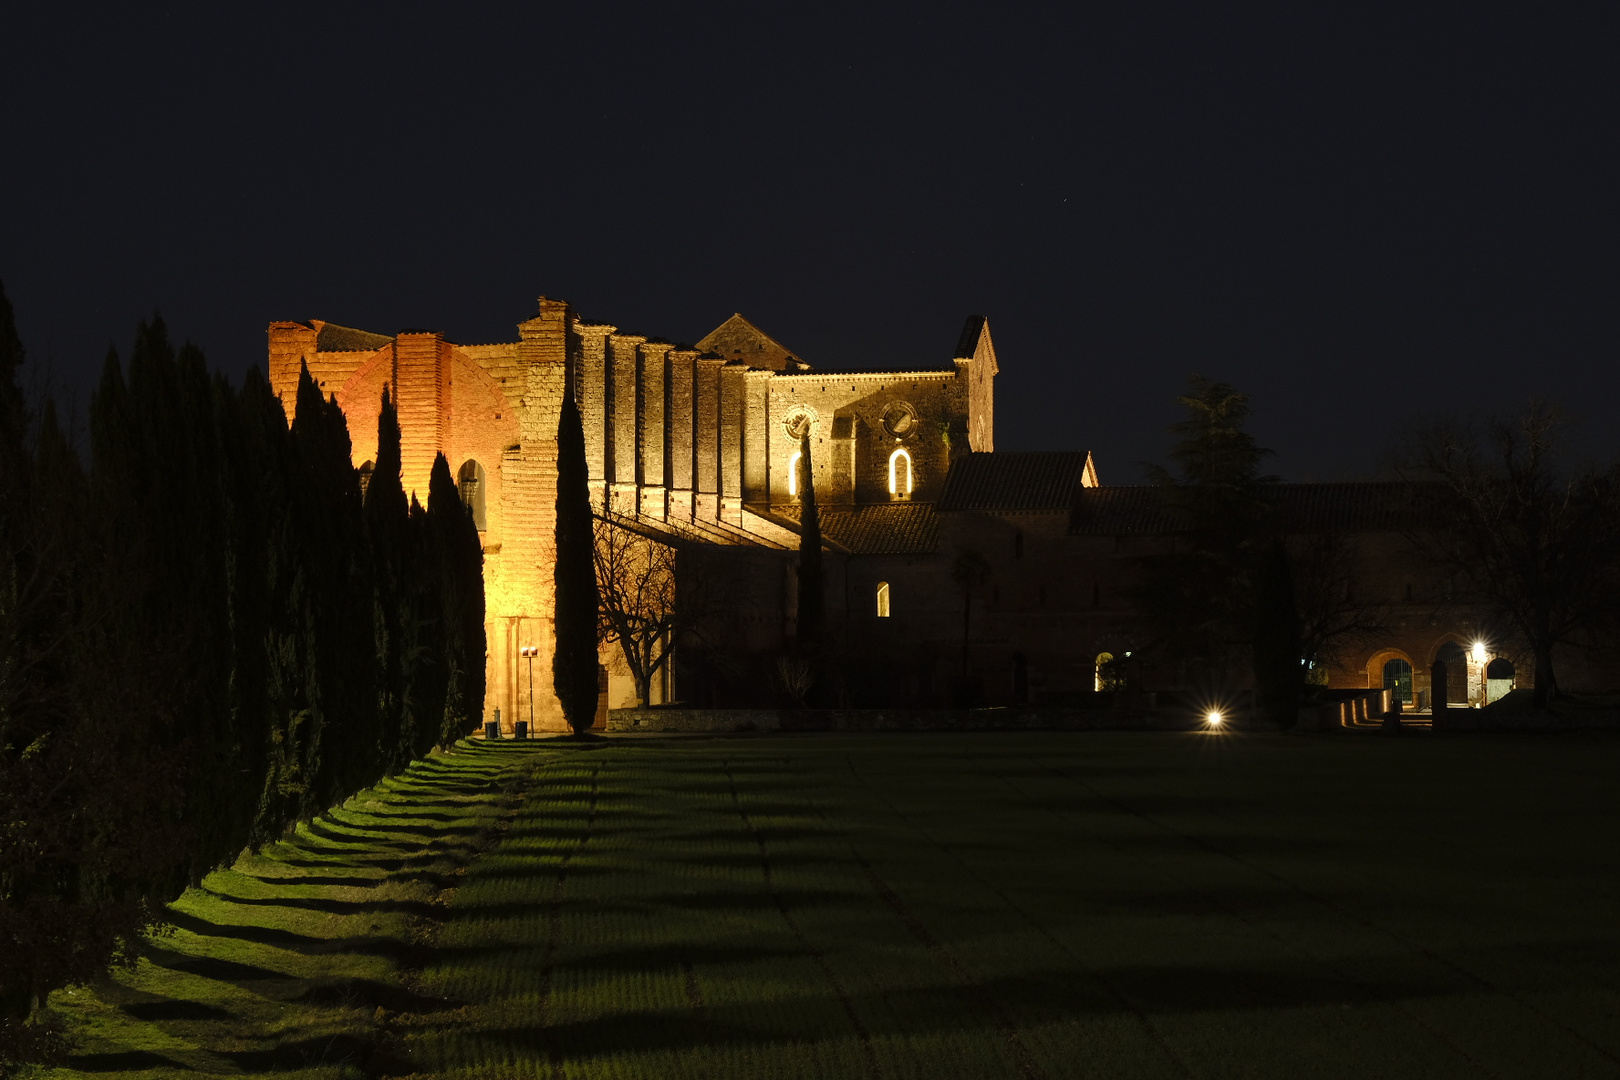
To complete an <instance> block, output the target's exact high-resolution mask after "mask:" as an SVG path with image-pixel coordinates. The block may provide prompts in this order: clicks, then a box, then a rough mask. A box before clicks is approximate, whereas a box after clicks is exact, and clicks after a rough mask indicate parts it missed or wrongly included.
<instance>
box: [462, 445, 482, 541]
mask: <svg viewBox="0 0 1620 1080" xmlns="http://www.w3.org/2000/svg"><path fill="white" fill-rule="evenodd" d="M485 479H486V478H485V476H484V467H483V466H482V465H480V464H478V462H476V461H474V460H473V459H471V458H468V459H467V461H466V462H465V463H464V464H463V465H462V466H461V472H460V473H459V474H458V475H457V478H456V487H457V488H459V489H460V491H461V502H462V505H463V506H465V507H467V509H469V510H471V511H472V516H473V524H474V525H476V526H477V527H478V531H479V532H483V531H485V530H486V529H488V528H489V523H488V522H487V521H486V520H485V518H484V488H485V487H486V486H487V485H486V484H485Z"/></svg>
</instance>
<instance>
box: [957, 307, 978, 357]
mask: <svg viewBox="0 0 1620 1080" xmlns="http://www.w3.org/2000/svg"><path fill="white" fill-rule="evenodd" d="M984 323H985V318H984V316H983V315H969V316H968V320H967V325H966V326H964V327H962V336H961V337H959V338H957V339H956V352H954V353H952V354H951V355H952V356H953V357H955V358H956V359H958V360H971V359H973V354H974V353H976V352H978V351H979V334H980V333H982V332H983V331H984Z"/></svg>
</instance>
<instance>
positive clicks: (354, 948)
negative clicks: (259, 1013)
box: [166, 910, 430, 967]
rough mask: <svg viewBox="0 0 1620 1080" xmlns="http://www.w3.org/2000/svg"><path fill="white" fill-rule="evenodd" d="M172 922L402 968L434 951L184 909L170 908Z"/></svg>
mask: <svg viewBox="0 0 1620 1080" xmlns="http://www.w3.org/2000/svg"><path fill="white" fill-rule="evenodd" d="M166 918H167V919H168V921H169V922H170V923H172V924H174V925H175V926H178V927H180V928H181V929H183V930H189V931H191V932H192V933H194V934H199V935H202V936H205V937H216V938H234V939H236V940H238V941H251V942H253V943H254V944H256V945H269V946H272V947H274V948H278V949H286V950H288V951H290V952H296V953H303V954H304V955H307V956H321V955H326V954H328V953H357V954H359V955H362V956H381V957H384V958H387V959H391V960H393V961H395V962H396V963H398V964H400V965H401V966H402V967H418V966H420V964H421V962H422V960H423V959H424V957H425V956H426V955H428V953H429V952H430V950H428V949H426V948H425V947H423V946H420V945H414V944H411V943H410V942H405V941H400V940H399V939H398V938H391V937H371V936H365V937H338V938H318V937H312V936H310V935H308V934H298V933H294V932H293V931H291V930H281V929H278V928H276V927H273V926H242V925H239V924H236V923H216V922H210V921H209V920H207V919H204V918H200V917H198V916H196V915H191V914H188V913H186V912H184V911H174V910H170V911H169V912H168V914H167V916H166Z"/></svg>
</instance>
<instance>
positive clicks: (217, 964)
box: [142, 946, 293, 983]
mask: <svg viewBox="0 0 1620 1080" xmlns="http://www.w3.org/2000/svg"><path fill="white" fill-rule="evenodd" d="M142 955H143V956H144V957H145V958H146V959H147V960H149V961H151V962H152V963H153V964H154V965H156V966H157V967H160V968H166V969H167V970H169V971H177V972H179V973H181V974H182V975H196V976H199V977H201V978H204V979H215V980H217V981H219V982H230V983H249V982H262V981H265V980H271V979H275V980H287V979H291V978H293V976H291V975H286V974H283V973H282V972H279V971H271V970H270V969H269V968H262V967H255V966H254V965H252V964H241V963H238V962H237V961H235V960H222V959H220V958H219V957H217V956H191V955H188V954H186V953H182V952H175V951H173V950H171V949H163V948H158V947H155V946H149V947H148V948H147V949H146V950H145V951H144V952H143V953H142Z"/></svg>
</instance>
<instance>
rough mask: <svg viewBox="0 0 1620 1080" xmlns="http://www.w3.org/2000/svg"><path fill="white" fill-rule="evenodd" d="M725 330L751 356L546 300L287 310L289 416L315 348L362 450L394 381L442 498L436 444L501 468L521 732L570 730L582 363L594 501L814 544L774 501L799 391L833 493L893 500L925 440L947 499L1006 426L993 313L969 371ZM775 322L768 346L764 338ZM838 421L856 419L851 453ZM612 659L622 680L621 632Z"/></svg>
mask: <svg viewBox="0 0 1620 1080" xmlns="http://www.w3.org/2000/svg"><path fill="white" fill-rule="evenodd" d="M723 329H725V330H726V331H727V333H726V334H725V335H722V336H724V337H725V338H726V340H725V342H724V344H725V345H726V346H727V347H728V348H733V349H738V350H746V351H739V352H738V353H737V356H738V358H736V359H729V360H728V359H727V358H726V357H722V356H719V355H717V354H715V353H709V352H703V351H700V349H695V348H687V347H681V346H676V345H673V344H671V343H669V342H667V341H662V340H660V339H656V338H647V337H643V336H640V335H635V334H621V333H619V329H618V327H616V326H613V325H609V324H604V323H584V322H581V321H580V320H578V319H577V318H576V317H574V315H573V314H572V312H571V311H570V310H569V308H568V305H567V304H566V303H564V302H562V301H559V300H549V299H545V298H542V299H541V300H540V302H539V314H538V316H537V317H536V318H533V319H530V320H528V321H527V322H524V323H521V324H520V325H519V326H518V340H517V341H513V342H501V343H495V344H485V345H457V344H453V343H450V342H447V341H445V340H444V337H443V335H442V334H440V333H436V332H431V331H407V332H403V333H400V334H398V335H396V336H394V337H387V336H385V335H380V334H372V333H367V332H364V331H359V330H353V329H351V328H347V327H341V326H338V325H337V324H332V323H325V322H320V321H311V322H310V323H296V322H276V323H271V324H270V327H269V357H268V360H269V368H270V381H271V386H272V388H273V389H274V390H275V392H276V393H277V394H279V395H280V396H281V398H282V401H283V404H284V406H285V407H286V409H287V412H288V414H289V417H290V416H291V414H292V411H293V406H294V398H295V394H296V390H297V385H298V373H299V367H300V365H301V364H307V365H308V366H309V370H310V374H311V377H312V378H314V379H316V380H317V382H318V383H319V384H320V386H321V390H322V392H323V393H325V394H327V395H333V396H335V397H336V399H337V401H338V404H339V405H340V406H341V407H342V408H343V411H344V414H345V415H346V416H347V417H348V422H349V433H350V438H351V440H352V444H353V451H354V464H355V466H356V467H359V466H361V465H363V464H365V463H367V462H372V461H375V460H376V454H377V415H378V411H379V409H380V406H381V399H382V392H383V388H384V387H385V386H386V387H390V388H391V392H392V393H393V395H394V400H395V403H396V406H397V408H398V410H399V418H400V430H401V436H402V445H401V450H402V459H403V468H402V479H403V481H404V485H405V490H406V494H407V496H409V495H412V494H414V495H415V496H416V498H417V499H418V500H419V501H423V502H425V501H426V498H427V489H428V475H429V472H430V470H431V468H432V463H433V459H434V456H435V455H436V454H440V453H442V454H444V455H445V457H446V458H447V459H448V461H449V463H450V468H451V471H452V475H455V476H457V477H458V478H459V477H460V475H461V470H462V469H463V467H464V466H466V465H467V463H468V462H470V461H472V462H477V463H478V465H480V466H481V467H482V471H483V476H484V484H485V487H484V505H485V521H484V524H485V528H484V529H483V530H482V532H481V533H480V538H481V540H482V542H483V545H484V584H485V604H486V611H487V615H488V619H487V623H486V628H485V629H486V636H487V645H488V675H489V689H488V697H487V698H486V701H485V708H484V716H485V718H486V719H489V718H492V717H493V714H494V710H495V709H496V708H499V709H500V710H501V716H502V721H503V724H504V725H505V726H506V727H507V729H508V730H510V726H511V723H512V722H513V721H514V720H518V719H527V718H528V717H529V715H530V710H531V707H532V709H533V714H534V718H535V722H536V727H537V728H538V729H540V730H562V728H563V720H562V713H561V709H560V707H559V706H558V704H557V701H556V698H555V696H554V695H553V694H552V692H551V655H552V652H553V633H554V631H553V624H552V589H553V581H552V564H553V559H554V554H555V525H556V522H555V504H556V454H557V444H556V430H557V419H558V412H559V409H560V407H561V403H562V397H563V390H564V382H565V379H567V378H568V377H569V376H570V374H571V375H572V378H573V379H574V386H575V392H576V395H577V398H578V401H579V404H580V411H581V414H582V417H583V420H584V426H585V449H586V457H587V461H588V467H589V475H590V486H591V498H592V503H593V505H595V506H597V507H599V508H600V507H604V506H606V507H609V508H611V509H612V510H613V511H615V512H618V513H624V514H633V515H636V516H637V517H638V518H639V519H640V520H641V521H642V522H643V524H644V525H646V526H647V527H649V528H652V529H654V530H657V529H668V530H671V531H679V532H685V533H689V534H694V535H697V536H700V537H702V538H704V539H707V540H710V541H713V542H717V543H723V544H736V545H744V546H751V547H760V548H766V549H776V550H779V551H783V552H787V551H792V550H795V549H796V548H797V545H798V536H797V534H796V533H794V532H793V531H792V530H790V529H788V528H784V527H783V526H782V525H781V524H779V523H778V521H777V520H773V518H772V517H771V516H770V514H769V511H768V509H767V508H768V507H769V505H770V504H772V503H778V504H780V503H787V502H792V501H794V500H793V498H792V496H790V495H789V494H788V492H787V475H788V472H787V466H788V462H789V460H790V458H791V455H792V454H793V453H794V452H795V451H796V450H797V449H798V447H797V445H796V443H795V442H794V441H793V439H792V438H790V436H789V435H788V433H787V430H786V429H785V427H784V421H785V420H787V419H788V416H789V414H790V413H791V412H792V411H793V410H795V409H803V408H806V407H808V408H810V409H813V410H814V412H815V414H816V416H817V417H818V423H817V425H816V433H815V435H814V436H813V440H814V449H813V451H812V460H813V462H814V465H815V469H816V483H817V487H818V492H822V493H823V498H824V499H826V500H827V501H829V502H840V503H850V502H852V501H853V502H868V501H871V502H887V501H889V500H890V498H891V496H890V493H889V490H888V464H889V455H890V454H891V453H892V452H893V449H894V448H895V447H899V446H904V447H905V448H906V450H907V452H908V453H909V454H910V455H911V458H912V467H913V470H914V472H913V476H914V480H913V485H912V486H913V490H912V493H911V495H912V498H914V499H919V500H926V499H932V498H934V497H935V496H936V495H937V494H938V492H939V490H940V489H941V488H942V486H943V482H944V477H945V472H946V470H947V469H948V468H949V466H950V460H951V455H952V454H953V453H955V452H959V451H961V450H964V449H965V448H966V442H967V440H969V439H971V440H972V445H974V446H978V445H980V443H981V442H984V441H987V440H988V438H989V435H988V423H989V420H988V412H987V411H984V412H983V415H982V416H980V417H978V418H977V419H975V418H974V416H973V415H970V406H971V402H973V401H978V402H980V404H981V406H983V410H987V409H988V401H989V397H988V379H989V378H990V376H992V375H993V374H994V369H995V358H994V353H993V350H991V347H990V343H989V334H988V331H984V332H983V333H982V334H981V335H980V338H979V342H980V343H979V345H978V351H977V353H976V354H975V356H974V357H973V358H970V359H964V358H958V359H957V360H956V361H955V363H954V369H953V368H945V369H942V370H935V371H927V372H912V373H880V374H870V373H867V374H853V375H850V374H838V375H832V374H828V375H822V374H818V373H815V372H813V371H808V370H806V366H805V365H803V364H802V363H801V362H799V361H797V360H796V359H794V358H792V357H791V355H790V354H788V353H787V352H786V350H784V349H782V348H781V346H779V345H777V344H776V343H774V342H770V341H769V339H768V338H764V336H763V335H761V334H759V332H758V331H757V330H755V329H754V328H753V327H752V326H751V325H750V324H747V323H746V321H745V320H740V318H739V319H734V320H732V321H729V322H728V323H727V324H725V327H724V328H723ZM756 339H757V340H758V341H762V342H765V344H762V345H759V346H757V347H756V346H754V345H753V344H751V342H753V341H755V340H756ZM356 346H360V347H356ZM744 356H746V357H747V358H746V359H744V358H743V357H744ZM761 364H763V365H766V366H758V365H761ZM975 377H977V378H978V379H979V381H980V382H981V383H984V385H983V386H979V384H978V383H973V382H972V380H973V379H974V378H975ZM974 395H977V397H975V396H974ZM897 417H903V418H904V419H905V421H906V422H905V423H904V424H899V423H897V420H896V418H897ZM835 429H836V430H837V431H841V432H843V435H842V440H843V441H842V443H839V444H838V445H839V446H841V452H842V455H843V456H842V457H841V458H840V457H838V456H837V455H836V454H835V453H834V444H835V443H837V441H838V440H837V438H835ZM947 436H949V437H947ZM952 440H954V441H952ZM761 566H762V567H763V566H764V564H761ZM751 572H752V571H751ZM759 572H760V573H761V574H763V575H764V576H763V577H761V581H762V582H764V584H762V585H761V586H760V588H759V590H758V591H760V592H761V594H762V598H761V603H760V604H758V605H755V606H754V607H752V608H750V612H751V613H750V614H749V615H748V617H747V619H746V620H745V621H746V622H747V623H748V626H747V630H748V634H747V637H748V639H749V640H750V641H751V642H752V643H753V644H755V645H756V646H759V647H763V648H768V647H770V645H771V643H772V642H773V641H775V640H776V639H777V638H779V637H780V636H781V634H782V633H783V632H784V631H783V627H784V620H783V617H782V614H781V612H780V611H778V610H777V609H778V608H779V607H780V605H781V596H782V594H783V592H784V589H783V588H782V585H781V583H780V582H779V581H777V580H775V579H774V578H772V577H771V575H773V574H779V573H780V571H777V570H770V569H768V568H766V569H762V570H760V571H759ZM767 579H770V580H768V581H767ZM529 646H533V647H535V648H537V649H538V650H539V653H538V656H537V657H536V658H535V660H534V661H533V668H534V680H533V683H534V692H533V697H532V702H531V696H530V691H529V661H528V660H527V659H526V658H524V657H523V656H522V650H523V649H524V648H525V647H529ZM603 661H604V663H605V664H606V665H607V666H608V668H609V669H610V672H612V674H613V675H614V679H613V686H614V691H615V697H616V698H622V696H623V694H624V692H625V691H624V685H625V673H624V672H623V670H622V668H623V665H622V663H621V662H620V660H619V658H618V656H617V647H616V646H615V647H613V649H612V650H611V651H610V652H605V653H604V656H603ZM615 704H623V702H622V701H619V700H616V701H615Z"/></svg>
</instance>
